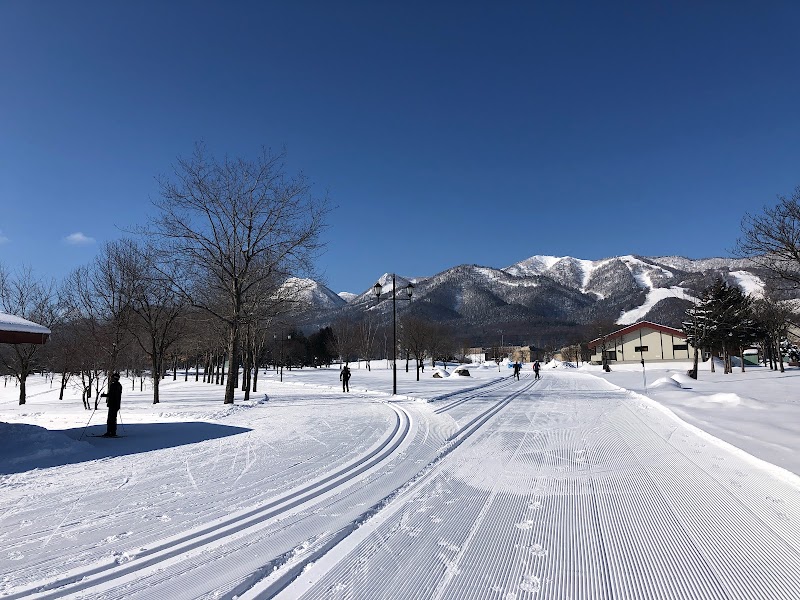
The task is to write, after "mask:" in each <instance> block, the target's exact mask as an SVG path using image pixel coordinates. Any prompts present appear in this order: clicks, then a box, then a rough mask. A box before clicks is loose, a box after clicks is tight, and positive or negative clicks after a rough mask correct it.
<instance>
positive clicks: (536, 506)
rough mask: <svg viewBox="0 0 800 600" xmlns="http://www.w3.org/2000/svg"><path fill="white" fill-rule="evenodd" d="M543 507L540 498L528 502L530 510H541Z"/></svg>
mask: <svg viewBox="0 0 800 600" xmlns="http://www.w3.org/2000/svg"><path fill="white" fill-rule="evenodd" d="M541 508H542V503H541V502H539V501H538V500H534V501H533V502H529V503H528V510H539V509H541Z"/></svg>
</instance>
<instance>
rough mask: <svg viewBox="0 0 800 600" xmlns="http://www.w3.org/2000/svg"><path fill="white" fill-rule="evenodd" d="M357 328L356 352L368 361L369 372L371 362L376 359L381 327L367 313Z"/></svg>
mask: <svg viewBox="0 0 800 600" xmlns="http://www.w3.org/2000/svg"><path fill="white" fill-rule="evenodd" d="M357 328H358V331H357V335H358V337H357V340H356V351H357V352H358V354H359V356H360V357H361V358H363V359H364V360H365V361H366V364H367V370H368V371H371V370H372V369H371V368H370V361H371V360H372V359H373V358H374V357H375V349H376V346H377V335H378V330H379V327H378V326H377V325H376V323H375V321H374V319H373V318H372V315H370V314H369V313H367V314H366V315H365V316H364V318H363V319H361V321H359V323H358V326H357Z"/></svg>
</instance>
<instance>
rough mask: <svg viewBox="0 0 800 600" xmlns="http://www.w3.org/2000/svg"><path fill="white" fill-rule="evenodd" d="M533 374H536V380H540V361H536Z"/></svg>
mask: <svg viewBox="0 0 800 600" xmlns="http://www.w3.org/2000/svg"><path fill="white" fill-rule="evenodd" d="M533 372H534V375H535V377H534V379H539V361H538V360H537V361H534V363H533Z"/></svg>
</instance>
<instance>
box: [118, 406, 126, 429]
mask: <svg viewBox="0 0 800 600" xmlns="http://www.w3.org/2000/svg"><path fill="white" fill-rule="evenodd" d="M117 418H118V419H119V426H120V427H121V428H122V431H123V433H124V432H125V424H124V423H123V422H122V411H121V410H118V411H117Z"/></svg>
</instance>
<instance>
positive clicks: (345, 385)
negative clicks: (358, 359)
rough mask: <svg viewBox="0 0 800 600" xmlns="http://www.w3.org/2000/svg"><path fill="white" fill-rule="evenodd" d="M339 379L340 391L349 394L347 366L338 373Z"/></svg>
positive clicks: (348, 370)
mask: <svg viewBox="0 0 800 600" xmlns="http://www.w3.org/2000/svg"><path fill="white" fill-rule="evenodd" d="M339 379H341V380H342V391H343V392H349V391H350V367H348V366H347V365H345V366H344V369H342V370H341V372H340V373H339Z"/></svg>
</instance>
